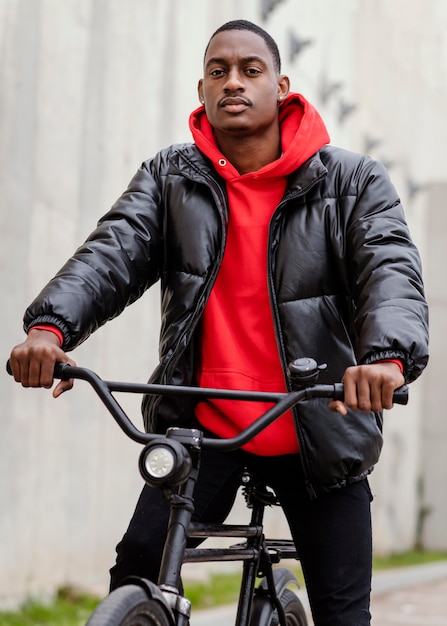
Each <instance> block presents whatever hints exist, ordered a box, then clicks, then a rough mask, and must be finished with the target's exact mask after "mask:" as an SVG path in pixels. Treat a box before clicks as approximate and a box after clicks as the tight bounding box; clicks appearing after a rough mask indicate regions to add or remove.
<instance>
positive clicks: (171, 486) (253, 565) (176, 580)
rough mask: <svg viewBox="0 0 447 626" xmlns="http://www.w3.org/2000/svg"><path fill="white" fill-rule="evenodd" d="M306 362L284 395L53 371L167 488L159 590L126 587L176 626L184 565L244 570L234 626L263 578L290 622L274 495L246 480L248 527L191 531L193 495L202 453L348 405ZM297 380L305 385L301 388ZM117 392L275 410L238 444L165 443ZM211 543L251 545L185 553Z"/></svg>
mask: <svg viewBox="0 0 447 626" xmlns="http://www.w3.org/2000/svg"><path fill="white" fill-rule="evenodd" d="M302 361H305V362H306V363H305V367H304V368H302V369H300V368H299V367H298V368H297V370H296V372H298V374H296V376H297V378H296V379H295V382H297V384H298V388H297V389H296V390H294V391H290V392H287V393H270V392H246V391H238V390H222V389H207V388H198V387H183V386H174V385H156V384H136V383H123V382H113V381H105V380H103V379H101V378H100V377H99V376H98V375H97V374H96V373H95V372H93V371H91V370H88V369H85V368H81V367H76V366H70V365H68V364H62V363H58V364H57V365H56V367H55V372H54V376H55V378H60V379H63V380H67V379H70V378H74V379H80V380H84V381H86V382H88V383H89V384H90V385H91V386H92V387H93V389H94V390H95V392H96V393H97V395H98V396H99V398H100V399H101V400H102V402H103V403H104V405H105V407H106V408H107V409H108V411H109V412H110V414H111V415H112V417H113V418H114V419H115V421H116V422H117V424H118V425H119V426H120V428H121V429H122V430H123V432H124V433H125V434H126V435H127V436H128V437H130V438H131V439H132V440H133V441H135V442H138V443H140V444H144V445H145V447H144V449H143V452H142V454H141V456H140V471H141V473H142V475H143V477H144V478H145V480H146V482H147V483H148V484H149V485H151V486H154V487H158V488H162V489H163V490H164V491H165V494H166V497H167V499H168V501H169V505H170V518H169V526H168V532H167V539H166V542H165V546H164V551H163V558H162V563H161V568H160V574H159V579H158V586H157V585H155V584H154V583H152V582H151V581H148V580H144V579H136V578H132V579H128V582H132V583H134V584H137V585H139V586H141V587H143V588H144V589H145V591H146V592H147V595H148V597H149V598H153V599H158V600H159V601H160V602H162V603H164V605H165V606H166V607H167V608H168V617H169V619H170V621H171V624H172V626H188V624H189V618H190V609H191V606H190V603H189V601H188V600H187V599H186V598H184V597H183V596H182V595H181V593H180V588H181V577H180V576H181V567H182V564H183V563H196V562H208V561H222V560H226V561H229V560H231V561H242V562H243V574H242V581H241V592H240V597H239V602H238V608H237V616H236V624H237V626H250V623H251V614H252V608H253V602H254V601H255V602H256V594H255V593H254V592H255V582H256V578H257V577H259V576H261V575H263V576H264V577H265V580H266V582H265V584H264V585H261V589H259V588H258V589H257V590H256V591H257V592H258V594H262V593H265V594H268V599H269V604H268V607H270V608H271V610H272V611H273V610H274V609H276V611H277V614H278V619H279V623H280V625H281V626H286V617H285V613H284V610H283V606H282V604H281V601H280V596H281V594H282V592H283V591H284V589H285V588H286V587H287V586H288V585H289V584H290V583H293V584H296V585H297V586H299V585H298V581H297V580H296V578H295V577H294V575H293V574H292V573H291V572H289V571H288V570H284V571H283V572H282V573H280V575H279V576H275V575H274V573H273V570H272V564H273V563H279V561H280V560H281V558H295V559H296V558H298V555H297V553H296V550H295V548H294V546H293V542H292V541H290V540H279V541H269V540H267V539H266V538H265V537H264V534H263V517H264V509H265V506H266V505H267V504H272V503H275V497H274V494H273V493H272V492H268V491H267V489H266V487H265V486H264V485H262V487H261V489H260V490H259V489H258V490H257V489H256V487H253V485H252V484H250V478H249V477H248V476H249V475H248V474H247V476H246V477H245V492H246V497H247V498H248V501H249V506H250V507H251V508H252V514H251V520H250V523H249V524H247V525H230V524H203V523H193V522H192V521H191V520H192V515H193V512H194V487H195V484H196V480H197V476H198V473H199V466H200V454H201V449H203V448H208V449H220V450H226V451H231V450H236V449H239V448H241V447H242V446H243V445H244V444H245V443H247V442H248V441H250V440H251V439H253V438H254V437H255V436H256V435H257V434H258V433H260V432H261V431H262V430H263V429H265V428H266V427H267V426H268V425H269V424H271V423H272V422H273V421H274V420H276V419H277V418H279V417H280V416H281V415H282V414H283V413H285V412H286V411H287V410H288V409H290V408H292V407H293V406H294V405H295V404H297V403H298V402H300V401H303V400H308V399H310V398H316V397H319V398H331V399H340V400H343V385H342V384H341V383H335V384H330V385H328V384H316V380H317V377H318V370H319V369H321V368H322V366H321V367H319V366H317V364H316V363H315V361H313V360H312V359H303V360H302ZM309 362H310V367H309ZM294 364H298V361H295V362H294ZM8 365H9V364H8ZM292 365H293V364H292ZM312 368H313V369H312ZM8 371H10V368H9V370H8ZM300 380H301V381H302V383H301V384H300ZM115 392H116V393H119V392H124V393H138V394H150V395H171V396H173V395H189V396H194V397H195V398H197V400H199V399H200V398H203V399H205V398H219V399H231V400H244V401H258V402H265V403H269V404H272V403H273V406H271V407H270V408H268V409H267V410H266V411H265V412H264V413H263V414H262V415H261V416H260V417H259V418H258V419H257V420H256V421H255V422H254V423H253V424H251V425H250V426H249V427H247V428H246V429H245V430H243V431H242V432H241V433H239V434H238V435H237V436H235V437H232V438H229V439H213V438H205V437H203V436H202V433H201V432H200V431H198V430H196V429H187V428H169V429H168V430H167V432H166V435H165V436H162V435H159V434H152V433H145V432H142V431H140V430H139V429H138V428H137V427H136V426H135V425H134V424H133V422H132V421H131V420H130V419H129V417H128V416H127V414H126V413H125V411H124V410H123V409H122V407H121V405H120V404H119V402H118V401H117V400H116V398H115V396H114V395H113V393H115ZM407 393H408V390H407V387H402V388H400V389H399V390H396V392H395V394H394V401H395V402H397V403H400V404H406V402H407ZM174 444H175V445H174ZM154 450H158V451H160V450H164V451H165V452H166V450H167V451H168V454H167V456H166V458H169V455H171V456H172V459H174V461H173V468H174V470H175V471H174V470H172V471H171V470H170V473H169V474H168V475H167V476H162V475H161V474H160V475H158V473H157V472H158V468H155V470H154V471H152V467H151V461H150V453H151V452H153V451H154ZM176 455H177V456H176ZM148 460H149V462H148ZM175 462H176V463H177V466H176V465H175ZM163 470H164V468H163ZM247 477H248V478H247ZM243 484H244V480H243ZM208 537H238V538H244V539H246V543H244V544H237V545H234V546H231V547H230V548H225V549H223V548H205V549H197V548H194V549H192V548H188V547H187V540H188V539H205V538H208ZM124 584H126V581H124ZM260 606H261V611H260V614H261V617H260V621H259V623H260V624H264V623H265V624H270V621H271V613H269V614H268V615H267V616H265V615H262V611H263V610H264V609H265V607H266V606H267V605H266V604H265V603H264V604H262V603H261V604H260ZM270 608H269V610H270Z"/></svg>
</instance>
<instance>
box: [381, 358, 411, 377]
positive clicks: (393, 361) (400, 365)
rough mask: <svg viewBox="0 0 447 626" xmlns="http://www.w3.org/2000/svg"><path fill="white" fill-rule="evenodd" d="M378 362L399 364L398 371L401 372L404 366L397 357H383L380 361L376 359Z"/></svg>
mask: <svg viewBox="0 0 447 626" xmlns="http://www.w3.org/2000/svg"><path fill="white" fill-rule="evenodd" d="M377 362H378V363H395V364H396V365H398V366H399V368H400V373H401V374H403V373H404V366H403V363H402V361H400V360H399V359H383V360H382V361H377Z"/></svg>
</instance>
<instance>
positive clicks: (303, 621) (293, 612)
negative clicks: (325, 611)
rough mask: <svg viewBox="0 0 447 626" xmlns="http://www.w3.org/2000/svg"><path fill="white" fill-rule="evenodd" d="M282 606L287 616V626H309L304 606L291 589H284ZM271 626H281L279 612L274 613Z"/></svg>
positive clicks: (281, 599)
mask: <svg viewBox="0 0 447 626" xmlns="http://www.w3.org/2000/svg"><path fill="white" fill-rule="evenodd" d="M280 601H281V605H282V607H283V609H284V613H285V615H286V624H287V626H307V617H306V611H305V610H304V606H303V604H302V602H301V600H300V599H299V598H298V596H297V595H296V594H295V593H293V591H291V590H290V589H284V591H283V592H282V594H281V597H280ZM270 626H279V617H278V611H276V610H275V611H274V612H273V615H272V619H271V621H270Z"/></svg>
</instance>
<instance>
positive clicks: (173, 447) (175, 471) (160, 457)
mask: <svg viewBox="0 0 447 626" xmlns="http://www.w3.org/2000/svg"><path fill="white" fill-rule="evenodd" d="M139 466H140V473H141V475H142V476H143V478H144V480H145V481H146V482H147V483H148V484H149V485H151V486H153V487H165V488H167V487H175V486H177V485H180V484H182V483H183V482H184V481H185V480H186V479H187V478H188V476H189V473H190V471H191V466H192V461H191V457H190V455H189V453H188V451H187V450H186V448H185V447H184V446H182V444H181V443H179V442H178V441H174V440H169V439H161V438H160V439H156V440H154V441H151V442H150V443H148V444H147V445H146V446H145V448H144V449H143V451H142V452H141V455H140V462H139Z"/></svg>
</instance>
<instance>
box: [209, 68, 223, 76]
mask: <svg viewBox="0 0 447 626" xmlns="http://www.w3.org/2000/svg"><path fill="white" fill-rule="evenodd" d="M223 73H224V71H223V70H220V69H215V70H211V71H210V76H222V75H223Z"/></svg>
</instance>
